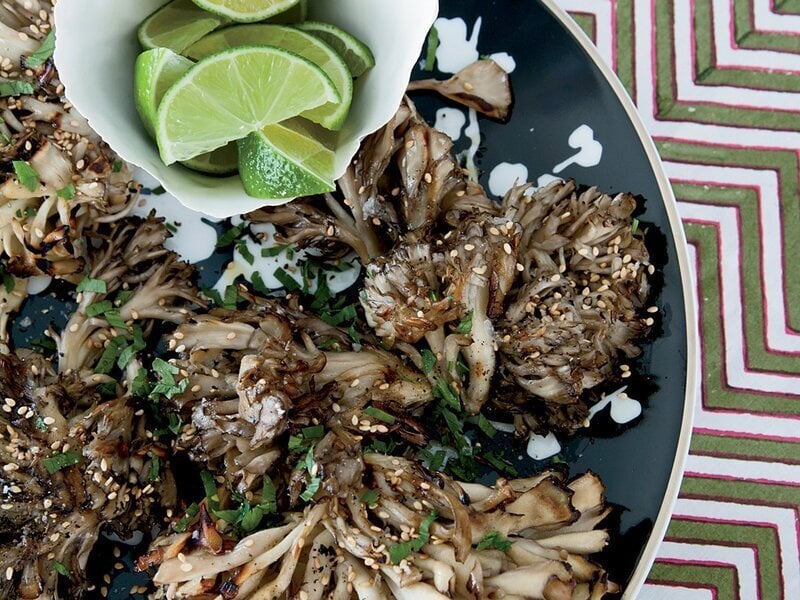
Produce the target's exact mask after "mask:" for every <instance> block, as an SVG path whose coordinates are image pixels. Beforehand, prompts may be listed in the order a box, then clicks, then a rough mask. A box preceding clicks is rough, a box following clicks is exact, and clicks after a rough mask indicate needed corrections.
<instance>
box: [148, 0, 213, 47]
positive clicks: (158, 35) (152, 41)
mask: <svg viewBox="0 0 800 600" xmlns="http://www.w3.org/2000/svg"><path fill="white" fill-rule="evenodd" d="M227 22H229V21H228V19H225V18H222V17H220V16H219V15H212V14H210V13H207V12H205V11H204V10H202V9H201V8H199V7H198V6H197V5H195V4H194V3H193V2H192V1H191V0H173V1H172V2H170V3H169V4H165V5H164V6H162V7H161V8H159V9H158V10H157V11H155V12H154V13H153V14H152V15H150V16H149V17H147V18H146V19H145V20H144V21H142V24H141V25H139V30H138V32H137V33H138V37H139V43H140V44H141V45H142V48H144V49H145V50H147V49H151V48H169V49H170V50H174V51H175V52H178V53H180V52H182V51H183V50H184V49H185V48H187V47H189V46H190V45H192V44H193V43H194V42H196V41H197V40H199V39H200V38H202V37H203V36H204V35H207V34H208V33H210V32H212V31H214V30H215V29H216V28H217V27H219V26H221V25H223V24H225V23H227Z"/></svg>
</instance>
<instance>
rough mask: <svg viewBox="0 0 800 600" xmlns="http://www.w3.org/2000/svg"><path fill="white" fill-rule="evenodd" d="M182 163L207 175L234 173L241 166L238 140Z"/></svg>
mask: <svg viewBox="0 0 800 600" xmlns="http://www.w3.org/2000/svg"><path fill="white" fill-rule="evenodd" d="M181 164H182V165H183V166H184V167H186V168H188V169H191V170H192V171H197V172H199V173H205V174H206V175H220V176H222V175H233V174H234V173H236V171H237V170H238V168H239V153H238V151H237V150H236V142H230V143H229V144H228V145H227V146H223V147H222V148H218V149H216V150H214V151H213V152H208V153H206V154H201V155H200V156H198V157H196V158H190V159H189V160H184V161H182V162H181Z"/></svg>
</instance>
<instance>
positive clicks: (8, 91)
mask: <svg viewBox="0 0 800 600" xmlns="http://www.w3.org/2000/svg"><path fill="white" fill-rule="evenodd" d="M35 89H36V88H34V87H33V84H32V83H29V82H27V81H4V82H2V83H0V98H8V97H10V96H25V95H30V94H33V92H34V91H35Z"/></svg>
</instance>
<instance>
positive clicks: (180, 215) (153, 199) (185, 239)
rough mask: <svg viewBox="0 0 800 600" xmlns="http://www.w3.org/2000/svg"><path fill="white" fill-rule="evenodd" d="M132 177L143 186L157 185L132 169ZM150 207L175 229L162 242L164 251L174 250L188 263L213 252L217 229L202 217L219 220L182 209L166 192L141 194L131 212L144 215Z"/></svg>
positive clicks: (140, 215)
mask: <svg viewBox="0 0 800 600" xmlns="http://www.w3.org/2000/svg"><path fill="white" fill-rule="evenodd" d="M136 178H137V179H138V180H139V181H141V182H142V184H143V185H144V186H145V187H150V188H153V187H156V186H158V185H159V184H158V182H157V181H156V180H155V179H153V178H152V177H151V176H150V175H148V174H147V173H145V172H144V171H142V170H140V169H137V170H136ZM153 209H155V211H156V215H157V216H159V217H163V218H164V219H166V222H167V224H168V225H172V226H174V227H175V229H176V230H175V231H174V232H173V233H172V237H171V238H169V239H168V240H167V241H166V243H165V244H164V246H165V247H166V248H167V249H168V250H172V251H173V252H175V253H177V254H178V256H180V257H181V258H182V259H183V260H185V261H186V262H188V263H191V264H195V263H199V262H201V261H204V260H206V259H207V258H208V257H209V256H211V255H212V254H214V249H215V248H216V246H217V232H216V230H215V229H214V228H213V227H212V226H211V225H209V224H208V223H206V222H205V221H204V219H205V220H206V221H210V222H212V223H219V221H220V219H214V218H212V217H209V216H207V215H204V214H202V213H199V212H196V211H194V210H192V209H190V208H186V207H185V206H184V205H183V204H181V203H180V202H178V200H176V199H175V197H174V196H172V195H171V194H167V193H164V194H161V195H142V197H141V198H140V199H139V201H138V202H137V203H136V206H134V208H133V210H132V211H131V214H133V215H136V216H139V217H146V216H147V215H148V214H150V211H151V210H153Z"/></svg>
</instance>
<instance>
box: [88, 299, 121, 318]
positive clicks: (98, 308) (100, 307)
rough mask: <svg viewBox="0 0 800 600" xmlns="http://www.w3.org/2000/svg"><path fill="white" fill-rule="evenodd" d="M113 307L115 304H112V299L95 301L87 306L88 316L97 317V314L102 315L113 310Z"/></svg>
mask: <svg viewBox="0 0 800 600" xmlns="http://www.w3.org/2000/svg"><path fill="white" fill-rule="evenodd" d="M113 308H114V305H113V304H111V300H103V301H102V302H95V303H94V304H90V305H89V306H87V307H86V316H87V317H89V318H92V317H96V316H97V315H102V314H103V313H105V312H107V311H109V310H113Z"/></svg>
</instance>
